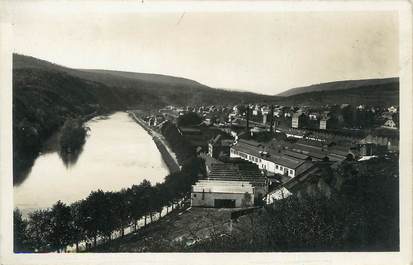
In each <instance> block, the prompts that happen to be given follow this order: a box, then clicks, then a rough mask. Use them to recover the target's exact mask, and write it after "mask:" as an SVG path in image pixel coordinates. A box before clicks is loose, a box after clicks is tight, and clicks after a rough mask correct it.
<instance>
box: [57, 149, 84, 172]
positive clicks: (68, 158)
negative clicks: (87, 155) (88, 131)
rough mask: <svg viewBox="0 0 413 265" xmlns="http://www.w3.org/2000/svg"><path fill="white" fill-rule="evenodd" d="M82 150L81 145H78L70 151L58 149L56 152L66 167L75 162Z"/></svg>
mask: <svg viewBox="0 0 413 265" xmlns="http://www.w3.org/2000/svg"><path fill="white" fill-rule="evenodd" d="M82 152H83V146H81V147H79V148H78V149H77V150H72V151H71V152H67V151H63V150H60V151H59V152H58V153H59V157H60V158H61V159H62V161H63V164H65V166H66V168H70V167H72V166H73V165H75V164H76V162H77V160H78V159H79V156H80V154H81V153H82Z"/></svg>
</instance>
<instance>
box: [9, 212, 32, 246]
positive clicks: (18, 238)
mask: <svg viewBox="0 0 413 265" xmlns="http://www.w3.org/2000/svg"><path fill="white" fill-rule="evenodd" d="M13 235H14V252H17V253H21V252H28V251H30V248H29V245H28V243H29V242H28V238H27V221H26V220H24V219H23V218H22V213H21V211H20V210H19V209H18V208H16V209H14V211H13Z"/></svg>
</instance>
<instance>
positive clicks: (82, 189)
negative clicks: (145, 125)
mask: <svg viewBox="0 0 413 265" xmlns="http://www.w3.org/2000/svg"><path fill="white" fill-rule="evenodd" d="M86 125H87V126H88V127H89V128H90V132H89V136H88V137H87V139H86V143H85V145H84V146H83V151H82V153H81V154H80V155H79V157H78V159H77V161H76V162H75V163H73V164H71V165H70V166H67V164H65V163H64V162H63V161H62V159H61V158H60V156H59V155H58V153H56V152H53V153H47V154H42V155H40V156H39V157H38V158H37V159H36V160H35V162H34V165H33V168H32V170H31V172H30V173H29V175H28V177H27V178H26V179H25V181H24V182H23V183H21V184H20V185H19V186H15V187H14V202H15V206H16V207H19V208H20V209H21V210H23V212H25V213H27V212H29V211H31V210H34V209H38V208H45V207H50V206H52V205H53V204H54V203H55V202H56V201H58V200H61V201H63V202H65V203H71V202H74V201H76V200H79V199H83V198H86V197H87V196H88V195H89V193H90V192H91V191H92V190H97V189H102V190H104V191H118V190H120V189H122V188H126V187H130V186H132V185H133V184H139V183H140V182H141V181H142V180H143V179H145V178H146V179H148V180H149V181H150V182H151V183H152V184H155V183H156V182H163V180H164V177H165V176H166V175H167V174H168V169H167V167H166V165H165V164H164V162H163V160H162V157H161V154H160V153H159V151H158V149H157V147H156V145H155V144H154V142H153V141H152V138H151V136H149V135H148V134H147V132H146V131H145V130H144V129H142V127H140V126H139V125H138V124H137V123H135V122H134V121H133V120H132V119H131V118H130V117H129V116H128V114H127V113H124V112H117V113H115V114H113V115H110V116H109V117H108V119H101V118H99V117H97V118H94V119H92V120H91V121H89V122H88V123H87V124H86Z"/></svg>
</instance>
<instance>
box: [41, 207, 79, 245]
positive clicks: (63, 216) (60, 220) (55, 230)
mask: <svg viewBox="0 0 413 265" xmlns="http://www.w3.org/2000/svg"><path fill="white" fill-rule="evenodd" d="M74 233H75V230H74V227H73V218H72V215H71V210H70V207H69V206H67V205H66V204H64V203H62V202H61V201H58V202H57V203H56V204H54V205H53V206H52V209H51V211H50V232H49V238H48V241H49V242H50V245H51V248H52V250H54V251H58V252H60V251H62V250H65V248H66V247H67V246H68V245H69V244H70V243H72V242H73V236H74Z"/></svg>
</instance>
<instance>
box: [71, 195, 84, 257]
mask: <svg viewBox="0 0 413 265" xmlns="http://www.w3.org/2000/svg"><path fill="white" fill-rule="evenodd" d="M81 204H82V201H77V202H74V203H72V204H71V205H70V213H71V215H72V218H73V223H72V226H73V230H72V233H71V243H74V244H75V245H76V252H79V243H80V241H82V240H83V239H86V237H85V231H83V229H82V222H83V216H82V213H81V212H80V207H81Z"/></svg>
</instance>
